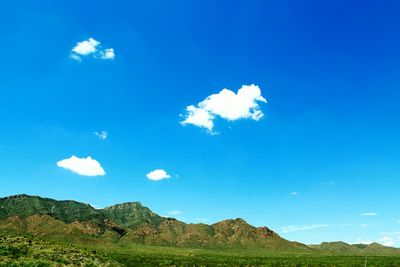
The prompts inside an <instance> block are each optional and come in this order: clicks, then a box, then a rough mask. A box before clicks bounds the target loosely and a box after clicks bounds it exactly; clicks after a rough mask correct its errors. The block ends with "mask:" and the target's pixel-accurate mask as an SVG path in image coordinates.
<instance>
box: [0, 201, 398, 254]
mask: <svg viewBox="0 0 400 267" xmlns="http://www.w3.org/2000/svg"><path fill="white" fill-rule="evenodd" d="M1 232H7V233H22V234H29V235H32V236H36V237H40V238H46V239H52V240H59V241H64V242H65V241H67V242H84V243H87V242H91V243H93V244H98V243H102V244H105V243H113V244H117V245H121V246H125V245H131V244H135V243H136V244H145V245H162V246H178V247H193V248H195V247H196V248H213V249H215V248H218V249H219V248H235V249H267V250H269V251H277V252H278V251H283V252H285V251H286V252H301V253H304V252H306V253H319V252H321V253H340V254H363V255H367V254H371V255H379V254H400V253H399V250H398V249H394V248H387V247H384V246H382V245H379V244H376V243H374V244H371V245H369V246H366V245H349V244H346V243H344V242H330V243H328V242H325V243H322V244H320V245H312V246H306V245H304V244H301V243H298V242H291V241H288V240H285V239H283V238H281V237H280V236H279V235H278V234H277V233H275V232H273V231H272V230H270V229H269V228H267V227H254V226H252V225H250V224H248V223H247V222H246V221H244V220H243V219H240V218H237V219H230V220H224V221H221V222H217V223H215V224H212V225H207V224H186V223H184V222H181V221H178V220H176V219H173V218H165V217H161V216H159V215H157V214H156V213H154V212H152V211H151V210H150V209H149V208H147V207H144V206H142V205H141V204H140V203H139V202H127V203H123V204H117V205H113V206H110V207H107V208H104V209H95V208H93V207H92V206H90V205H88V204H84V203H80V202H76V201H69V200H67V201H57V200H54V199H49V198H42V197H38V196H29V195H16V196H9V197H5V198H0V233H1Z"/></svg>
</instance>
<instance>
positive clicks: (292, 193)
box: [290, 192, 299, 196]
mask: <svg viewBox="0 0 400 267" xmlns="http://www.w3.org/2000/svg"><path fill="white" fill-rule="evenodd" d="M298 194H299V193H298V192H291V193H290V195H292V196H297V195H298Z"/></svg>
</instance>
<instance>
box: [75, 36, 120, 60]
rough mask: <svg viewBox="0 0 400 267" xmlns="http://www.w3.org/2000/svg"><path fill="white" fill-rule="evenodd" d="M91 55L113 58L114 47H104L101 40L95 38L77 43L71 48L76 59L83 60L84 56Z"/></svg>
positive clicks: (107, 58)
mask: <svg viewBox="0 0 400 267" xmlns="http://www.w3.org/2000/svg"><path fill="white" fill-rule="evenodd" d="M89 55H92V56H93V57H95V58H100V59H105V60H111V59H114V58H115V53H114V49H113V48H106V49H102V47H101V45H100V42H99V41H97V40H95V39H93V38H89V39H87V40H85V41H82V42H78V43H76V45H75V47H74V48H72V50H71V58H72V59H75V60H76V61H82V57H83V56H89Z"/></svg>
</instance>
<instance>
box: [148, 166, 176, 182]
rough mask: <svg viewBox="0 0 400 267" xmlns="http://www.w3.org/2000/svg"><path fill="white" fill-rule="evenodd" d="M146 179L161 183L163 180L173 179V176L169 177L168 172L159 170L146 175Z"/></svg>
mask: <svg viewBox="0 0 400 267" xmlns="http://www.w3.org/2000/svg"><path fill="white" fill-rule="evenodd" d="M146 177H147V178H148V179H150V180H153V181H160V180H163V179H168V178H170V177H171V175H169V174H168V173H167V172H166V171H164V170H163V169H158V170H154V171H151V172H149V173H148V174H146Z"/></svg>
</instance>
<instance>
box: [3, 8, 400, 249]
mask: <svg viewBox="0 0 400 267" xmlns="http://www.w3.org/2000/svg"><path fill="white" fill-rule="evenodd" d="M399 10H400V2H398V1H232V0H230V1H39V2H38V1H12V0H8V1H7V0H6V1H1V3H0V36H1V42H0V51H1V60H0V101H1V104H0V123H1V131H0V179H1V180H0V182H1V183H0V184H1V185H0V196H6V195H11V194H18V193H27V194H34V195H41V196H46V197H52V198H56V199H75V200H78V201H83V202H87V203H91V204H93V205H96V206H99V207H104V206H107V205H111V204H115V203H120V202H125V201H141V202H142V203H143V204H144V205H146V206H148V207H150V208H151V209H152V210H154V211H155V212H157V213H159V214H163V215H167V214H168V212H169V211H172V210H179V211H181V212H182V214H181V215H179V216H178V219H182V220H183V221H186V222H200V221H202V222H203V221H205V222H207V223H213V222H216V221H219V220H222V219H226V218H235V217H242V218H244V219H245V220H247V221H248V222H249V223H251V224H254V225H257V226H261V225H266V226H268V227H270V228H272V229H273V230H275V231H277V232H278V233H279V234H281V235H282V236H283V237H285V238H287V239H290V240H297V241H301V242H306V243H317V242H321V241H330V240H344V241H347V242H352V243H354V242H360V241H382V240H383V239H382V238H383V237H384V236H385V235H386V236H387V235H391V238H392V239H393V240H394V241H393V242H395V245H396V246H399V245H400V238H397V237H396V236H393V235H395V234H391V233H393V232H399V231H400V223H398V221H399V220H400V213H399V209H398V203H400V193H399V190H400V168H399V160H400V138H399V133H400V123H399V122H400V120H399V115H400V106H399V99H400V90H399V85H400V75H399V72H400V65H399V62H400V17H399V15H398V14H399ZM89 37H93V38H95V39H96V40H99V41H101V42H102V44H103V45H104V46H105V47H112V48H114V49H115V54H116V57H115V59H114V60H112V61H105V60H96V59H93V58H85V59H84V60H83V61H82V62H77V61H74V60H72V59H71V58H70V51H71V49H72V48H73V47H74V45H75V44H76V43H77V42H78V41H83V40H86V39H87V38H89ZM252 83H254V84H257V85H258V86H260V88H261V90H262V94H263V96H264V97H265V98H266V99H267V100H268V103H267V104H262V105H261V109H262V111H263V112H264V114H265V117H264V118H263V119H262V120H260V121H258V122H256V121H252V120H239V121H234V122H227V121H223V120H217V121H216V128H217V130H218V131H219V132H220V134H219V135H210V134H207V133H206V132H205V131H204V130H201V129H200V128H197V127H194V126H182V125H180V124H179V121H180V120H181V119H182V118H181V117H179V114H182V113H183V112H184V109H185V107H186V106H187V105H190V104H196V103H198V102H199V101H201V100H203V99H204V98H205V97H207V96H208V95H210V94H212V93H217V92H219V91H220V90H221V89H223V88H228V89H231V90H234V91H236V90H237V89H239V88H240V87H241V86H242V85H243V84H252ZM102 130H105V131H107V132H108V133H109V136H108V138H107V139H106V140H101V139H100V138H98V137H97V136H95V135H94V134H93V132H95V131H102ZM71 155H76V156H79V157H87V156H91V157H93V158H95V159H96V160H98V161H99V162H100V163H101V164H102V166H103V167H104V169H105V171H106V172H107V174H106V175H105V176H99V177H85V176H79V175H76V174H74V173H72V172H68V171H66V170H64V169H61V168H58V167H57V166H56V162H57V161H59V160H61V159H64V158H68V157H70V156H71ZM157 168H163V169H165V170H167V171H168V173H170V174H171V176H172V177H171V178H170V179H167V180H162V181H158V182H154V181H151V180H148V179H147V178H146V176H145V175H146V173H148V172H149V171H151V170H154V169H157ZM177 175H178V176H179V177H177ZM291 192H298V194H297V195H291ZM365 212H375V213H378V215H377V216H362V215H361V214H362V213H365ZM291 225H292V227H291V229H297V230H299V231H295V232H285V231H283V230H284V228H282V227H287V226H291ZM304 228H314V229H308V230H306V229H304ZM383 233H388V234H383ZM396 238H397V239H396Z"/></svg>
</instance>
